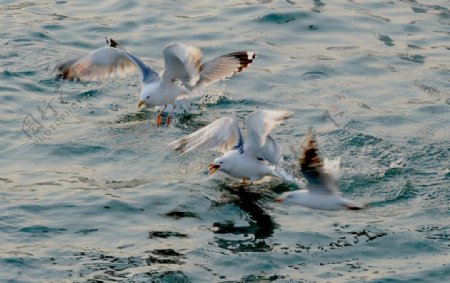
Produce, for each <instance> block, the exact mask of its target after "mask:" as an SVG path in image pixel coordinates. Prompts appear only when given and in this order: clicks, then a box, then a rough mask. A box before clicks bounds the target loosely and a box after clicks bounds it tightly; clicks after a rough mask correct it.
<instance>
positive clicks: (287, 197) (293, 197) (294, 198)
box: [274, 191, 302, 204]
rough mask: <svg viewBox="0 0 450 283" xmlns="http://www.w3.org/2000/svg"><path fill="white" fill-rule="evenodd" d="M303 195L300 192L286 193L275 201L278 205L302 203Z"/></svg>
mask: <svg viewBox="0 0 450 283" xmlns="http://www.w3.org/2000/svg"><path fill="white" fill-rule="evenodd" d="M301 198H302V195H301V194H300V192H299V191H293V192H284V193H282V194H281V195H279V196H278V197H276V198H275V199H274V201H275V202H278V203H297V204H298V203H299V202H301Z"/></svg>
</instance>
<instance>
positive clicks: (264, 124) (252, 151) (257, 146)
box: [244, 110, 292, 164]
mask: <svg viewBox="0 0 450 283" xmlns="http://www.w3.org/2000/svg"><path fill="white" fill-rule="evenodd" d="M291 116H292V113H291V112H289V111H284V110H259V111H256V112H253V113H252V114H250V115H248V117H247V119H246V120H245V125H246V127H247V133H248V142H247V143H246V146H245V147H244V152H246V154H249V155H252V156H254V157H256V158H262V159H265V160H267V161H269V162H271V163H274V164H278V163H279V162H280V160H281V157H282V153H281V145H280V144H279V143H278V142H276V141H275V140H274V139H273V138H272V137H271V136H270V135H269V134H270V132H271V131H272V130H273V128H275V127H276V126H277V125H279V124H281V123H282V122H283V121H285V120H286V119H287V118H289V117H291Z"/></svg>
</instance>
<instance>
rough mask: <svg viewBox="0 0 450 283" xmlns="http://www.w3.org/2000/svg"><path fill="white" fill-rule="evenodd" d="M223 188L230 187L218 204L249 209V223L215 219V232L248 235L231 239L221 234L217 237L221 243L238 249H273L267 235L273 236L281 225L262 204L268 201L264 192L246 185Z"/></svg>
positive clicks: (224, 246) (216, 239)
mask: <svg viewBox="0 0 450 283" xmlns="http://www.w3.org/2000/svg"><path fill="white" fill-rule="evenodd" d="M221 189H224V190H226V191H227V192H228V194H227V195H226V196H225V197H222V198H221V201H220V203H219V204H216V205H219V206H221V205H229V204H233V205H235V206H236V207H237V208H239V209H240V210H242V211H243V212H245V213H246V215H247V217H246V218H248V220H247V222H248V225H246V226H237V225H235V223H233V222H232V221H226V222H222V223H220V222H215V223H214V224H213V227H212V230H213V231H214V233H215V234H231V235H238V236H239V235H240V236H241V237H239V238H244V239H238V240H231V239H225V238H221V237H220V236H217V237H215V241H216V242H217V244H218V246H219V247H221V248H224V249H228V250H231V251H233V252H235V253H239V252H264V251H270V250H271V247H270V245H269V244H267V243H266V242H265V241H264V239H267V238H269V237H271V236H272V235H273V232H274V229H275V228H277V227H278V225H277V224H276V223H275V222H274V221H273V219H272V217H271V216H270V215H269V214H268V213H267V212H266V211H265V210H264V208H263V207H262V205H261V203H263V202H265V201H267V199H266V198H265V197H264V195H263V194H262V193H261V192H257V191H252V190H251V189H250V188H249V187H246V186H234V187H230V186H223V187H221Z"/></svg>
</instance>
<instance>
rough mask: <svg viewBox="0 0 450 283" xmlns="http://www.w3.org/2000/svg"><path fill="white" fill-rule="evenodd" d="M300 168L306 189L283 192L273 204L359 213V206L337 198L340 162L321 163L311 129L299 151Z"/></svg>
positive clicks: (360, 207)
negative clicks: (289, 204) (337, 178)
mask: <svg viewBox="0 0 450 283" xmlns="http://www.w3.org/2000/svg"><path fill="white" fill-rule="evenodd" d="M299 162H300V167H301V171H302V174H303V176H304V177H305V178H306V180H307V184H306V189H303V190H296V191H291V192H285V193H283V194H281V195H280V196H279V197H277V198H275V201H276V202H280V203H293V204H297V205H301V206H305V207H308V208H312V209H320V210H340V209H348V210H360V209H363V208H365V207H366V206H365V205H364V206H360V205H357V204H355V203H353V202H352V201H350V200H348V199H346V198H343V197H342V196H340V194H339V191H338V186H337V182H336V177H337V174H338V173H339V159H337V160H328V159H326V158H325V162H323V163H322V161H321V160H320V157H319V156H318V149H317V143H316V139H315V136H314V133H313V132H312V130H311V129H310V132H309V134H308V136H307V137H306V138H305V141H304V143H303V145H302V148H301V153H300V158H299Z"/></svg>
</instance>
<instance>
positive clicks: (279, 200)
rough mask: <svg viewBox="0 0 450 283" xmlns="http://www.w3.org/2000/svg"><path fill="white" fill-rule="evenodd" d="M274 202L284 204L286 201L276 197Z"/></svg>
mask: <svg viewBox="0 0 450 283" xmlns="http://www.w3.org/2000/svg"><path fill="white" fill-rule="evenodd" d="M273 201H274V202H278V203H283V201H284V199H283V198H281V197H276V198H274V199H273Z"/></svg>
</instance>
